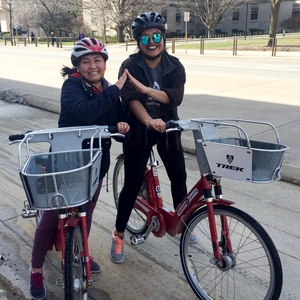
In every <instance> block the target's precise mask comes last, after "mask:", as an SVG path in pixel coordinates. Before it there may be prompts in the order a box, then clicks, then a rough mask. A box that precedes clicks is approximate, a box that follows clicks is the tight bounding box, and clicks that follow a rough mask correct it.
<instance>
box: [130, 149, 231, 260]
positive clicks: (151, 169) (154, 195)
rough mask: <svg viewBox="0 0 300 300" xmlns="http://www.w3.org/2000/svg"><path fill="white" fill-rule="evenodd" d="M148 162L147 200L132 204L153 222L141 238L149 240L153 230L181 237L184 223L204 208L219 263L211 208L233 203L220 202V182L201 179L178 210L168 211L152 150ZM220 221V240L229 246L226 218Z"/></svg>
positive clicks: (160, 234) (140, 199)
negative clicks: (215, 205) (213, 189)
mask: <svg viewBox="0 0 300 300" xmlns="http://www.w3.org/2000/svg"><path fill="white" fill-rule="evenodd" d="M149 160H150V166H147V168H146V171H145V181H146V185H147V188H148V194H149V197H148V200H147V199H143V198H142V197H139V196H138V197H137V198H136V201H135V205H134V207H135V208H137V209H138V210H140V211H141V212H142V213H144V214H145V215H146V216H147V220H152V223H153V224H148V225H149V229H148V231H147V232H146V233H145V235H144V239H146V238H147V237H148V235H149V234H150V232H151V231H152V230H153V231H152V233H153V234H154V235H155V236H156V237H163V236H164V235H165V234H166V233H168V234H169V235H170V236H175V235H177V234H180V233H181V232H182V229H183V227H184V226H185V221H186V220H187V219H188V218H189V217H190V216H191V214H192V213H193V212H195V211H196V210H198V209H200V208H201V207H202V206H205V205H206V206H207V210H208V216H209V222H210V232H211V240H212V243H213V249H214V255H215V257H216V258H217V259H218V260H219V261H222V259H221V254H220V250H219V245H218V242H217V241H218V233H217V230H216V224H215V219H214V213H213V206H214V204H221V205H225V206H229V205H232V204H234V202H232V201H229V200H225V199H222V194H221V193H222V191H221V185H220V181H217V180H213V178H212V176H205V175H203V176H201V178H200V179H199V180H198V182H197V183H196V184H195V186H194V187H193V188H192V189H191V190H190V191H189V193H188V194H187V195H186V197H185V198H184V199H183V201H182V202H181V204H180V205H179V206H178V207H177V209H176V210H175V212H174V211H170V210H169V209H167V208H166V207H165V206H164V205H163V199H162V196H161V188H160V182H159V178H158V172H157V163H156V160H155V156H154V152H153V150H152V151H151V155H150V159H149ZM209 177H211V178H209ZM208 179H210V180H208ZM212 184H214V186H215V194H216V197H215V198H213V196H212V191H211V189H212ZM156 220H157V221H156ZM221 221H222V227H223V228H222V233H221V234H222V235H223V238H224V239H226V241H227V244H228V245H231V243H230V238H229V233H228V225H227V220H226V217H224V216H223V217H222V220H221ZM158 224H159V225H158ZM230 248H231V246H230ZM229 251H232V249H229Z"/></svg>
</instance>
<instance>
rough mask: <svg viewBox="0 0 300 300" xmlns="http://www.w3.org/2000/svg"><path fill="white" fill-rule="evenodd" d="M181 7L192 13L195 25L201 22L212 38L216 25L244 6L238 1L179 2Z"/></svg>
mask: <svg viewBox="0 0 300 300" xmlns="http://www.w3.org/2000/svg"><path fill="white" fill-rule="evenodd" d="M179 3H180V5H181V6H183V7H185V8H186V9H187V10H188V11H190V14H191V17H192V19H193V21H194V22H195V23H197V21H198V20H199V21H200V23H202V24H203V25H204V26H205V27H206V28H207V33H208V37H210V36H211V34H212V32H213V30H214V29H215V27H216V25H217V24H219V23H221V22H222V21H224V20H225V19H226V18H229V17H231V16H230V15H228V14H227V17H226V13H227V12H229V11H232V10H234V9H237V8H239V7H241V6H243V5H244V3H243V2H241V1H237V0H188V1H185V0H179Z"/></svg>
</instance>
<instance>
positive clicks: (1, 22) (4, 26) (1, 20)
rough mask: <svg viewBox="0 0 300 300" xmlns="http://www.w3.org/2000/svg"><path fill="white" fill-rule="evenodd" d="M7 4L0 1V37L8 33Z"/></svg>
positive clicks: (2, 0)
mask: <svg viewBox="0 0 300 300" xmlns="http://www.w3.org/2000/svg"><path fill="white" fill-rule="evenodd" d="M6 5H7V3H6V2H5V1H4V0H0V36H2V34H3V33H6V32H10V29H9V27H10V24H9V11H8V10H7V9H6Z"/></svg>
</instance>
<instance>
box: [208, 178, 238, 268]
mask: <svg viewBox="0 0 300 300" xmlns="http://www.w3.org/2000/svg"><path fill="white" fill-rule="evenodd" d="M213 184H214V190H215V196H216V198H217V199H221V198H222V189H221V185H220V182H219V181H215V182H213ZM204 185H205V189H204V197H205V200H206V205H207V216H208V221H209V228H210V234H211V242H212V249H213V253H214V258H212V260H211V262H212V263H213V264H215V265H217V266H218V267H219V268H220V269H223V270H225V269H228V268H230V267H231V266H232V265H233V263H234V262H233V256H232V253H233V252H232V245H231V240H230V234H229V227H228V222H227V218H226V216H224V215H221V216H220V221H221V232H220V234H221V239H220V242H219V239H218V232H217V226H216V220H215V214H214V206H213V197H212V189H211V186H210V184H209V181H208V180H205V183H204ZM221 248H222V249H223V250H222V253H221Z"/></svg>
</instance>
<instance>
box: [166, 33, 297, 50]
mask: <svg viewBox="0 0 300 300" xmlns="http://www.w3.org/2000/svg"><path fill="white" fill-rule="evenodd" d="M267 43H268V37H264V38H256V37H247V38H246V39H245V38H244V37H237V46H238V47H256V46H262V47H265V46H267ZM277 45H288V46H299V47H300V35H299V36H285V37H283V36H282V35H277ZM187 46H188V49H192V50H198V49H200V40H196V41H195V40H192V39H191V40H189V39H188V41H187ZM175 47H176V48H177V49H185V47H186V46H185V40H184V39H182V40H178V41H177V40H176V41H175ZM232 47H233V38H222V39H204V48H205V49H206V50H217V49H232ZM168 48H169V47H168ZM170 48H171V46H170Z"/></svg>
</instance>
